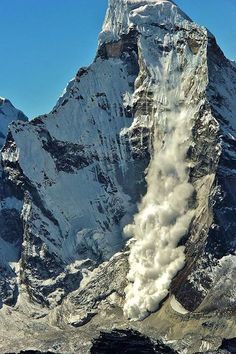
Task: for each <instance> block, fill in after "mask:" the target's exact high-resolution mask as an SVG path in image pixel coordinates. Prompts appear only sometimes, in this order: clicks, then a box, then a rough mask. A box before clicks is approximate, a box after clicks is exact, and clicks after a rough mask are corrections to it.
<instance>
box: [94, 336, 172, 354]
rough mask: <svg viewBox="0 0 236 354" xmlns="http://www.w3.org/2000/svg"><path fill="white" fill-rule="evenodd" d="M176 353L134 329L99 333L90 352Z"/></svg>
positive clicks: (98, 353)
mask: <svg viewBox="0 0 236 354" xmlns="http://www.w3.org/2000/svg"><path fill="white" fill-rule="evenodd" d="M111 353H113V354H141V353H142V354H155V353H159V354H177V353H176V352H175V351H174V350H172V349H171V348H169V347H168V346H166V345H164V344H161V343H155V342H152V341H151V340H150V339H149V338H147V337H145V336H142V335H141V334H140V333H139V332H136V331H131V330H130V331H129V330H126V331H125V330H124V331H121V330H120V331H118V330H117V331H116V330H114V331H112V332H111V333H101V335H100V337H99V338H98V339H96V340H94V342H93V346H92V348H91V354H111Z"/></svg>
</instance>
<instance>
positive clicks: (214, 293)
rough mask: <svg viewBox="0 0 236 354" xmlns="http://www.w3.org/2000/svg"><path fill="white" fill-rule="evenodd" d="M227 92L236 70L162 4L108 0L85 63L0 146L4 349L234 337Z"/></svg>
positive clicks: (189, 342)
mask: <svg viewBox="0 0 236 354" xmlns="http://www.w3.org/2000/svg"><path fill="white" fill-rule="evenodd" d="M235 96H236V68H235V66H234V65H233V64H232V62H230V61H229V60H227V59H226V58H225V56H224V54H223V53H222V51H221V50H220V48H219V47H218V45H217V43H216V40H215V38H214V36H213V35H212V34H211V33H209V32H208V31H207V30H206V29H205V28H203V27H200V26H198V25H197V24H195V23H194V22H192V21H191V20H190V19H189V18H188V17H187V16H186V15H185V14H184V13H183V12H182V11H181V10H180V9H179V8H178V7H177V6H176V5H175V4H174V3H173V2H172V1H167V0H142V1H141V0H128V1H124V0H110V3H109V8H108V11H107V16H106V19H105V23H104V26H103V29H102V32H101V34H100V39H99V46H98V51H97V55H96V58H95V60H94V62H93V63H92V64H91V65H90V66H89V67H88V68H82V69H80V70H79V71H78V73H77V75H76V77H75V78H74V79H73V80H72V81H71V82H70V83H69V85H68V87H67V89H66V92H65V94H64V95H63V96H62V97H61V98H60V99H59V101H58V102H57V104H56V106H55V107H54V109H53V110H52V112H51V113H49V114H48V115H44V116H40V117H38V118H36V119H34V120H32V121H30V122H27V121H26V120H25V119H24V118H23V119H21V120H20V121H15V122H14V123H13V124H11V125H10V128H9V132H8V135H7V138H6V142H5V144H4V146H3V148H2V152H1V164H2V167H1V168H2V172H1V175H2V177H1V187H0V191H1V193H0V195H1V205H2V207H1V208H2V209H1V210H2V211H1V215H3V216H1V220H0V222H1V228H0V237H1V238H0V239H1V240H2V241H1V252H2V256H1V264H2V269H3V272H2V273H1V279H0V295H1V302H0V304H1V307H2V309H1V310H0V328H1V330H0V339H1V340H0V343H1V344H0V350H1V351H2V352H3V353H5V352H20V351H23V350H40V351H44V352H46V351H52V352H55V353H60V352H67V353H88V352H90V350H92V349H91V348H92V340H93V339H94V338H98V337H99V336H100V332H101V331H102V332H108V333H112V330H114V329H116V330H124V329H126V330H129V329H130V330H131V329H132V330H134V331H138V332H139V333H140V335H141V334H142V335H143V336H145V338H147V337H148V338H150V340H151V341H158V340H162V341H164V342H166V343H167V345H168V346H169V347H170V348H173V350H175V351H177V352H179V353H195V352H199V351H200V352H206V351H209V350H212V351H213V350H217V349H218V348H220V346H221V345H222V340H223V339H224V338H233V337H236V327H235V309H236V307H235V306H236V305H235V304H236V302H235V281H234V278H235V277H234V275H235V272H236V256H235V245H236V243H235V227H236V221H235V220H236V218H235V216H236V215H235V210H236V209H235V203H236V199H235V178H236V174H235V171H236V165H235V163H236V153H235V141H236V140H235V139H236V133H235V132H236V121H235V113H236V100H235ZM0 108H1V107H0ZM15 118H17V117H16V116H14V115H13V116H12V119H11V120H15ZM18 118H22V116H21V117H18ZM2 135H3V138H4V139H5V135H6V131H5V130H4V132H3V134H2ZM3 203H5V204H4V207H3ZM7 203H9V206H8V204H7ZM6 205H7V206H6ZM6 213H7V214H6ZM3 255H4V257H3ZM111 336H112V334H111ZM102 338H103V337H102ZM100 344H101V345H102V343H100ZM100 344H99V345H100ZM104 345H105V344H104ZM223 349H224V348H223ZM226 349H227V348H226ZM170 350H172V349H170ZM157 352H158V351H157Z"/></svg>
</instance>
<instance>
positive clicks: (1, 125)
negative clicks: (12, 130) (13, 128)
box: [0, 97, 27, 148]
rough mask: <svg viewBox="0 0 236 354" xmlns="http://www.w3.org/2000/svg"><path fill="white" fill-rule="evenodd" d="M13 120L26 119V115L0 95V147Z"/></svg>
mask: <svg viewBox="0 0 236 354" xmlns="http://www.w3.org/2000/svg"><path fill="white" fill-rule="evenodd" d="M15 120H23V121H26V120H27V117H26V116H25V115H24V114H23V113H22V112H21V111H19V110H18V109H16V108H15V107H14V106H13V105H12V103H11V102H10V101H9V100H7V99H6V98H2V97H0V148H1V147H2V146H3V144H4V142H5V138H6V136H7V131H8V126H9V124H10V123H12V122H14V121H15Z"/></svg>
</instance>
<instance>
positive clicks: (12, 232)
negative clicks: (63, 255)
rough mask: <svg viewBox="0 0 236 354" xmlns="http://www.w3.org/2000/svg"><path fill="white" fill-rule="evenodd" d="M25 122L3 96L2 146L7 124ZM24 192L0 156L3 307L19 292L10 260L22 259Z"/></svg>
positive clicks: (0, 291) (0, 101) (0, 106)
mask: <svg viewBox="0 0 236 354" xmlns="http://www.w3.org/2000/svg"><path fill="white" fill-rule="evenodd" d="M17 120H18V121H19V120H20V121H22V122H26V121H27V117H26V116H25V115H24V114H23V113H22V112H21V111H19V110H18V109H16V108H15V107H14V106H13V105H12V103H11V102H10V101H9V100H7V99H4V98H0V150H1V149H2V147H3V144H4V143H5V139H6V136H7V132H8V126H9V124H11V123H12V122H14V121H17ZM22 197H23V195H22V193H21V192H20V191H19V190H18V188H16V187H15V186H14V185H13V184H12V183H11V181H9V180H7V178H6V176H5V173H4V171H3V168H2V158H1V156H0V269H1V272H0V308H1V307H2V305H3V304H7V305H9V306H12V305H14V304H15V302H16V301H17V297H18V294H19V291H18V285H17V282H16V273H15V270H14V269H12V268H11V267H10V265H9V262H15V263H17V262H18V261H19V259H20V255H21V248H22V241H23V223H22V219H21V217H20V210H21V208H22V204H23V202H22Z"/></svg>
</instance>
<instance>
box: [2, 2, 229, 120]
mask: <svg viewBox="0 0 236 354" xmlns="http://www.w3.org/2000/svg"><path fill="white" fill-rule="evenodd" d="M176 3H177V4H178V5H180V7H181V8H182V9H183V10H184V11H185V12H186V13H187V14H188V15H189V16H190V17H192V18H193V19H194V20H195V21H197V22H198V23H199V24H201V25H204V26H206V27H208V28H209V29H210V31H211V32H212V33H214V34H215V35H216V37H217V40H218V42H219V44H220V45H221V47H222V49H223V50H224V52H225V54H226V55H227V56H228V57H230V58H231V59H234V60H236V20H235V19H236V0H176ZM106 7H107V0H0V11H1V19H0V38H1V39H0V43H1V44H0V96H3V97H7V98H9V99H10V100H11V101H12V102H13V104H14V105H15V106H16V107H18V108H20V109H22V110H23V111H24V112H25V113H26V114H27V115H28V116H29V117H34V116H36V115H39V114H43V113H46V112H48V111H50V110H51V108H52V107H53V105H54V104H55V103H56V100H57V98H58V96H59V95H60V94H61V92H62V90H63V89H64V87H65V86H66V83H67V82H68V81H69V80H70V79H71V78H72V77H73V76H74V75H75V73H76V71H77V70H78V69H79V67H81V66H84V65H88V64H90V63H91V61H92V60H93V57H94V55H95V52H96V47H97V37H98V33H99V31H100V29H101V25H102V22H103V19H104V15H105V10H106Z"/></svg>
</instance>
